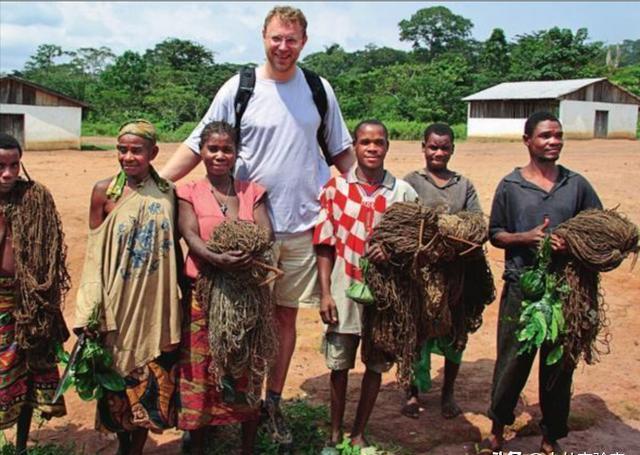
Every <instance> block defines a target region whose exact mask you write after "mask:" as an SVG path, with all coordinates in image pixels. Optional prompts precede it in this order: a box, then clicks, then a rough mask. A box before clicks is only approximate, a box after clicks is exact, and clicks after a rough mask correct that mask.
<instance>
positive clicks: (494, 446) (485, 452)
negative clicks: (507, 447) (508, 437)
mask: <svg viewBox="0 0 640 455" xmlns="http://www.w3.org/2000/svg"><path fill="white" fill-rule="evenodd" d="M502 444H504V439H502V438H498V437H497V436H496V435H493V434H492V435H491V436H489V437H488V438H485V439H483V440H482V441H481V442H480V443H479V444H476V454H477V455H493V453H494V452H500V450H502Z"/></svg>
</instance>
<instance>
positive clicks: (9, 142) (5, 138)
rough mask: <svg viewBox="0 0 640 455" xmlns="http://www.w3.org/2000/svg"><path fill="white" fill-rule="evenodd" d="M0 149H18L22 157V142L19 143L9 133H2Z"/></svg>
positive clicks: (0, 135) (0, 134)
mask: <svg viewBox="0 0 640 455" xmlns="http://www.w3.org/2000/svg"><path fill="white" fill-rule="evenodd" d="M0 149H4V150H11V149H18V154H19V155H20V156H22V147H21V146H20V142H18V140H17V139H16V138H15V137H13V136H12V135H10V134H7V133H0Z"/></svg>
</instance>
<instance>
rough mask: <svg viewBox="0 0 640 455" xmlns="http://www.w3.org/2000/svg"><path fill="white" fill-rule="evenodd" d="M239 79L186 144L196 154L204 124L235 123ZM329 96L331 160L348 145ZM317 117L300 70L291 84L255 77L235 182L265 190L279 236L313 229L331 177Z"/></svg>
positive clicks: (327, 135)
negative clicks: (320, 198)
mask: <svg viewBox="0 0 640 455" xmlns="http://www.w3.org/2000/svg"><path fill="white" fill-rule="evenodd" d="M239 83H240V77H239V76H238V75H237V74H236V75H235V76H233V77H232V78H231V79H229V80H228V81H227V82H226V83H225V84H224V85H223V86H222V87H221V88H220V90H219V91H218V93H217V94H216V96H215V98H214V100H213V102H212V103H211V106H210V107H209V110H208V111H207V113H206V114H205V116H204V117H203V118H202V120H201V121H200V123H199V124H198V126H196V128H195V129H194V130H193V132H192V133H191V135H190V136H189V137H188V138H187V140H186V141H185V144H186V145H187V146H188V147H189V148H190V149H191V150H192V151H193V152H194V153H197V154H199V153H200V150H199V144H200V133H201V132H202V129H203V128H204V126H205V125H206V124H207V123H210V122H212V121H214V120H225V121H227V122H228V123H230V124H231V125H234V123H235V110H234V106H233V104H234V100H235V96H236V92H237V90H238V85H239ZM322 83H323V85H324V88H325V91H326V92H327V102H328V107H327V114H326V121H325V139H326V142H327V146H328V149H329V153H330V154H331V156H336V155H338V154H339V153H340V152H342V151H343V150H344V149H346V148H347V147H349V145H350V144H351V136H350V135H349V132H348V130H347V126H346V125H345V123H344V120H343V118H342V113H341V112H340V107H339V106H338V102H337V100H336V97H335V94H334V92H333V89H332V88H331V86H330V85H329V83H328V82H327V81H326V80H324V79H322ZM319 126H320V114H319V113H318V109H317V107H316V105H315V103H314V102H313V95H312V93H311V89H310V88H309V85H308V84H307V81H306V79H305V77H304V73H303V72H302V70H301V69H300V68H297V71H296V73H295V75H294V77H292V78H291V79H290V80H289V81H287V82H277V81H274V80H270V79H263V78H261V77H260V76H259V75H258V74H256V84H255V88H254V91H253V95H252V96H251V99H250V100H249V104H248V105H247V109H246V111H245V113H244V115H243V116H242V122H241V147H240V150H239V153H238V159H237V161H236V178H237V179H240V180H250V181H254V182H257V183H259V184H260V185H262V186H264V187H265V188H266V189H267V197H268V199H267V208H268V210H269V215H270V218H271V223H272V224H273V229H274V231H275V233H276V235H278V236H279V237H283V236H286V235H287V234H295V233H299V232H304V231H306V230H309V229H311V228H313V226H314V225H315V220H316V217H317V215H318V211H319V209H320V205H319V202H318V194H319V193H320V190H321V188H322V186H323V185H324V184H325V183H326V182H327V181H328V180H329V177H330V172H329V167H328V166H327V163H326V161H325V159H324V157H323V156H322V151H321V150H320V147H319V146H318V141H317V138H316V134H317V131H318V127H319Z"/></svg>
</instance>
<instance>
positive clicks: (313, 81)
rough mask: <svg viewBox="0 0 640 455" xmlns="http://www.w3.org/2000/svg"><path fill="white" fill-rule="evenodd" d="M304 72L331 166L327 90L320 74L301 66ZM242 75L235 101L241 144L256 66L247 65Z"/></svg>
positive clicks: (319, 141) (319, 140)
mask: <svg viewBox="0 0 640 455" xmlns="http://www.w3.org/2000/svg"><path fill="white" fill-rule="evenodd" d="M301 69H302V72H303V73H304V78H305V79H306V80H307V84H309V88H310V89H311V94H312V96H313V102H314V103H315V105H316V108H317V109H318V113H319V114H320V126H319V127H318V132H317V134H316V138H317V139H318V145H319V146H320V148H321V149H322V154H323V155H324V159H325V160H326V162H327V164H328V165H329V166H331V165H332V164H333V159H332V157H331V155H330V154H329V148H328V147H327V141H325V139H324V130H325V118H324V117H325V114H326V113H327V107H328V103H327V92H326V91H325V89H324V85H322V81H321V80H320V76H318V75H317V74H316V73H314V72H312V71H309V70H307V69H304V68H301ZM238 74H239V75H240V85H238V91H237V92H236V97H235V101H234V110H235V113H236V124H235V126H236V130H237V132H238V145H240V121H241V120H242V116H243V115H244V111H246V110H247V105H248V104H249V99H250V98H251V95H252V94H253V88H254V87H255V85H256V71H255V68H252V67H249V66H245V67H244V68H242V69H241V70H240V72H239V73H238Z"/></svg>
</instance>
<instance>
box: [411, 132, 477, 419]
mask: <svg viewBox="0 0 640 455" xmlns="http://www.w3.org/2000/svg"><path fill="white" fill-rule="evenodd" d="M423 138H424V139H423V142H422V153H423V154H424V159H425V167H424V168H423V169H420V170H417V171H413V172H411V173H409V174H407V175H406V176H405V177H404V180H406V182H407V183H408V184H409V185H411V187H412V188H413V189H414V190H416V192H417V193H418V197H419V198H420V203H421V204H423V205H425V206H427V207H431V208H436V207H444V209H445V211H446V213H449V214H456V213H458V212H462V211H466V212H482V209H481V208H480V202H479V200H478V194H477V192H476V190H475V188H474V186H473V184H472V183H471V181H470V180H469V179H467V178H466V177H464V176H463V175H460V174H458V173H457V172H454V171H452V170H451V169H449V166H448V164H449V160H450V159H451V156H452V155H453V152H454V148H455V145H454V133H453V130H452V129H451V127H450V126H449V125H446V124H444V123H434V124H432V125H429V126H428V127H427V128H426V129H425V130H424V135H423ZM459 313H460V314H454V315H452V317H453V318H454V319H456V320H458V319H460V318H463V317H464V313H462V312H459ZM451 330H453V328H451V329H450V331H451ZM420 335H421V336H420V339H425V338H426V339H427V341H425V343H426V349H427V350H428V355H429V357H430V356H431V353H436V354H439V355H443V356H444V357H445V362H444V384H443V386H442V396H441V400H440V413H441V414H442V416H443V417H444V418H445V419H452V418H454V417H455V416H457V415H459V414H460V413H461V412H462V410H461V409H460V407H459V406H458V404H457V403H456V401H455V399H454V386H455V381H456V377H457V376H458V371H459V369H460V363H461V362H462V352H463V350H460V349H459V347H456V346H455V345H454V342H453V338H452V336H451V335H452V334H451V333H447V334H443V335H442V336H439V337H433V336H432V334H430V333H422V334H420ZM429 365H430V362H429ZM425 373H426V374H427V376H428V378H429V383H430V379H431V372H430V371H426V372H425ZM426 391H427V390H423V392H426ZM401 412H402V414H404V415H406V416H407V417H411V418H414V419H417V418H418V417H419V415H420V407H419V404H418V388H417V386H415V385H412V386H411V387H410V388H409V390H407V402H406V403H405V405H404V406H403V407H402V411H401Z"/></svg>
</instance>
